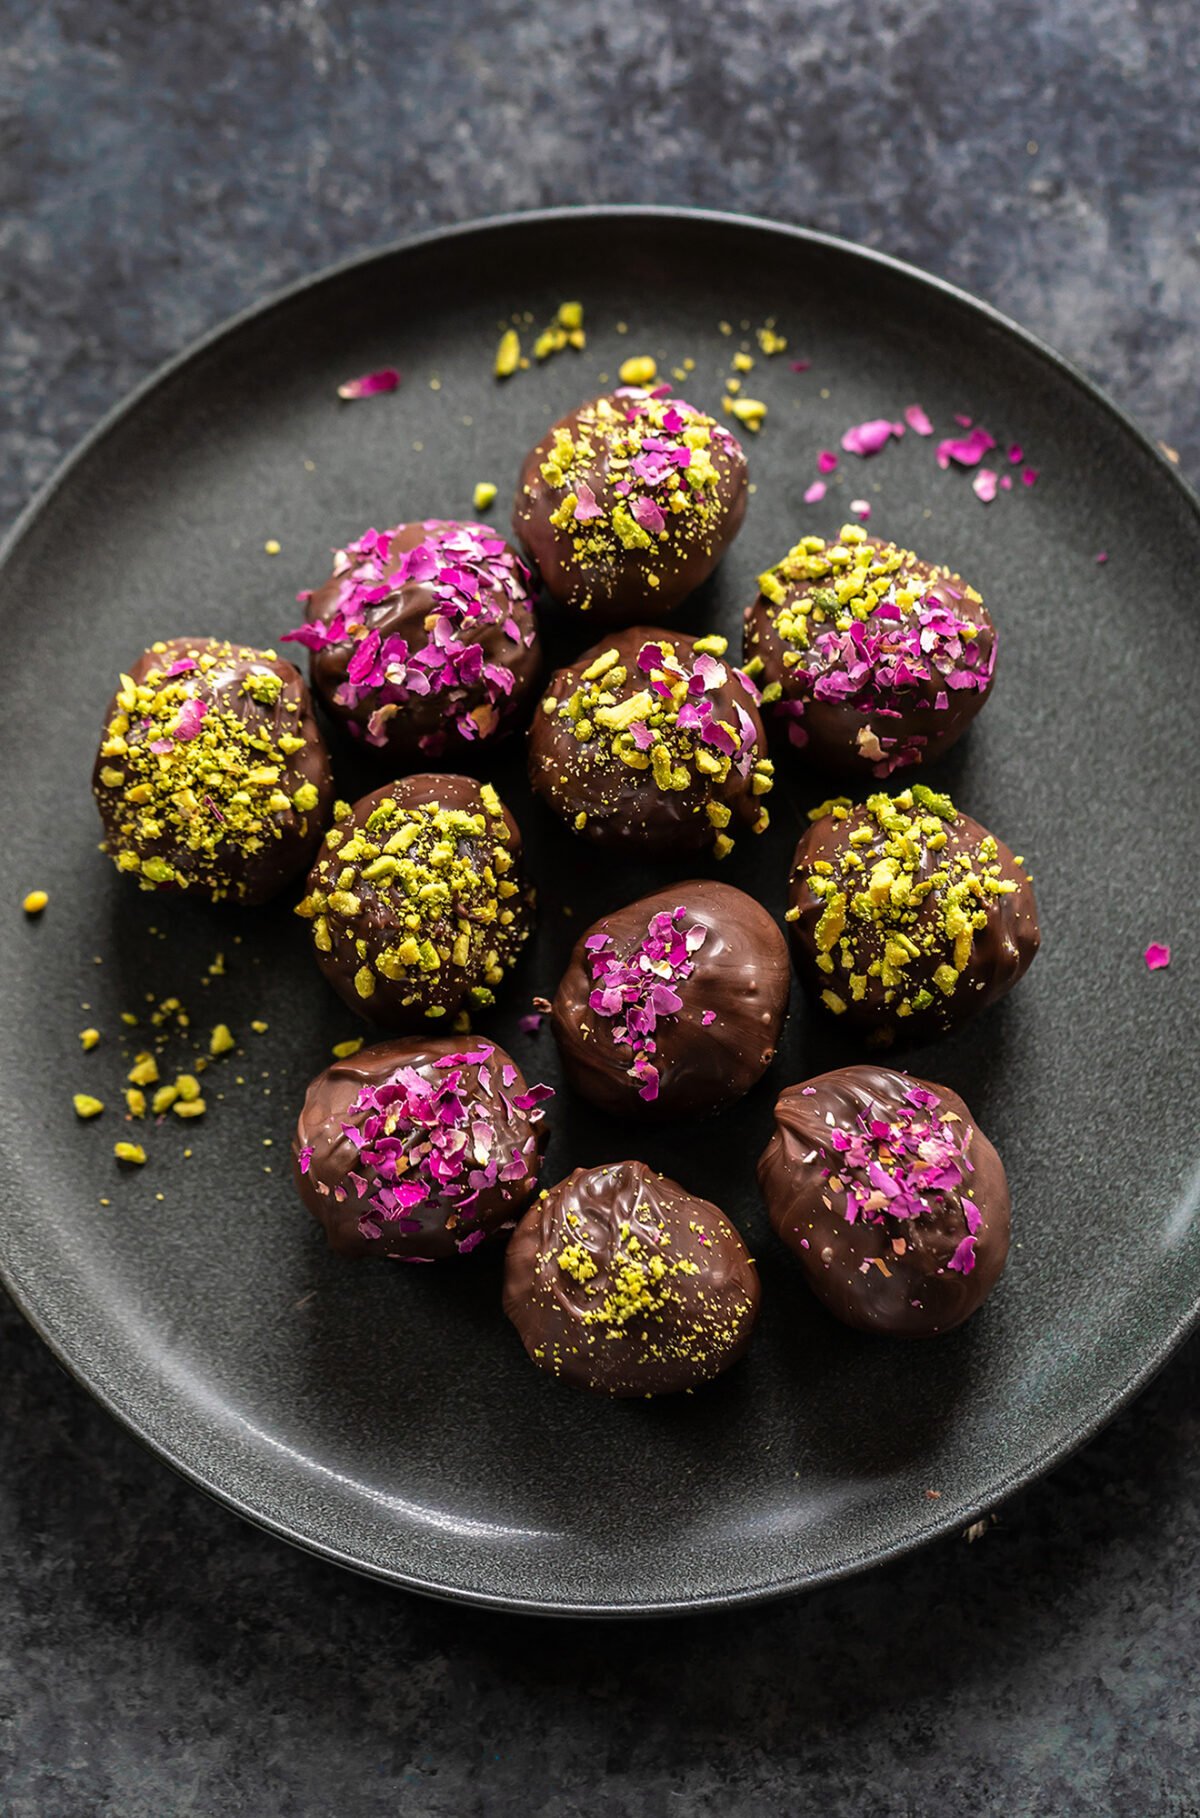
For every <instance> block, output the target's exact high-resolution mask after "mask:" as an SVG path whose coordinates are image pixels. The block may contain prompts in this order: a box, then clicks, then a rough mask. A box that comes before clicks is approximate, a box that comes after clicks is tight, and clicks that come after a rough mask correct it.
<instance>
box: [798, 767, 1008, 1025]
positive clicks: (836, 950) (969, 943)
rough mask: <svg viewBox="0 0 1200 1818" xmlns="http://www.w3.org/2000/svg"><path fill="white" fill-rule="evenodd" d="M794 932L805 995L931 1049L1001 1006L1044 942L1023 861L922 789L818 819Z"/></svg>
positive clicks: (837, 809) (802, 870)
mask: <svg viewBox="0 0 1200 1818" xmlns="http://www.w3.org/2000/svg"><path fill="white" fill-rule="evenodd" d="M809 819H810V821H811V823H812V824H811V826H810V827H809V829H808V832H807V833H805V834H804V835H803V836H802V838H801V840H800V843H799V845H798V846H797V847H796V853H795V857H794V859H793V861H792V876H791V883H790V886H789V890H788V903H789V907H788V910H787V915H786V918H785V919H786V920H787V922H788V925H789V928H790V931H791V937H792V955H793V958H794V960H795V963H796V973H797V976H798V977H799V980H800V983H801V984H802V985H803V986H804V989H805V990H806V992H807V993H808V995H809V996H810V997H811V998H812V999H814V1000H815V1001H817V1002H819V1003H821V1004H822V1005H823V1006H824V1007H825V1009H826V1010H829V1011H832V1013H833V1014H834V1015H835V1016H837V1017H840V1018H842V1019H843V1020H844V1021H845V1023H846V1024H847V1025H848V1026H853V1027H856V1028H860V1029H863V1030H866V1031H868V1032H869V1033H870V1035H871V1037H872V1039H873V1040H874V1041H875V1042H876V1043H877V1044H878V1043H886V1042H890V1041H895V1040H898V1039H903V1040H904V1041H907V1042H916V1041H923V1040H925V1039H927V1038H928V1037H929V1036H931V1035H940V1034H942V1033H944V1032H945V1031H947V1030H949V1029H953V1028H957V1027H958V1026H959V1025H960V1024H962V1023H965V1022H966V1021H968V1019H969V1018H970V1017H972V1016H975V1015H976V1014H977V1013H978V1012H979V1011H980V1010H982V1009H984V1008H985V1007H986V1006H987V1005H988V1004H992V1003H995V1002H996V1000H997V999H998V998H1001V997H1003V996H1004V994H1005V993H1006V992H1007V991H1011V990H1012V987H1013V986H1014V985H1015V984H1016V983H1017V980H1018V979H1019V978H1021V977H1022V976H1023V975H1024V973H1025V972H1026V971H1027V970H1028V968H1029V966H1030V965H1032V963H1033V959H1034V955H1035V954H1036V953H1037V950H1038V945H1039V942H1040V939H1041V933H1040V929H1039V926H1038V912H1037V903H1036V901H1035V899H1034V894H1033V884H1032V882H1031V880H1030V878H1029V877H1028V875H1027V874H1026V871H1025V869H1024V861H1023V860H1022V859H1019V858H1016V857H1014V855H1013V854H1012V853H1011V852H1010V851H1009V849H1008V847H1007V846H1006V845H1004V843H1003V842H1002V841H1001V840H998V839H997V838H996V836H995V834H994V833H989V832H988V830H987V828H986V827H981V826H980V824H979V822H978V821H973V820H971V818H970V817H969V815H965V814H960V813H959V811H958V809H957V808H956V807H955V806H954V803H953V802H952V801H951V800H950V798H949V796H948V795H938V794H936V793H935V791H934V790H932V789H929V788H926V786H925V785H924V784H923V783H914V784H912V786H911V788H908V789H904V790H902V791H900V793H899V794H897V795H885V794H883V793H880V794H878V795H871V796H868V797H867V800H866V802H865V803H863V804H861V805H860V806H859V807H857V808H856V807H854V806H853V805H852V803H850V802H848V801H846V800H845V799H844V798H841V797H839V798H838V799H836V800H834V801H829V802H823V803H822V804H821V806H820V807H819V808H814V809H813V811H812V813H811V814H810V816H809Z"/></svg>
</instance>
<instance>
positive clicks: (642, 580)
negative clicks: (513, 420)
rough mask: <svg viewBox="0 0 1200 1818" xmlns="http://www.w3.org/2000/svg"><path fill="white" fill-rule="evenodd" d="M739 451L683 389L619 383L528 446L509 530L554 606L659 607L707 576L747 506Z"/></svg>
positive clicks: (626, 613) (621, 615)
mask: <svg viewBox="0 0 1200 1818" xmlns="http://www.w3.org/2000/svg"><path fill="white" fill-rule="evenodd" d="M746 497H747V475H746V457H745V455H744V453H743V452H742V448H741V444H740V443H739V442H738V440H737V438H736V436H734V435H732V434H731V433H730V431H729V430H728V429H726V428H725V426H724V424H722V423H718V422H717V421H716V420H715V419H714V418H712V417H710V416H706V415H705V413H704V412H703V411H700V410H697V409H696V407H695V406H694V405H691V404H688V403H685V402H684V401H683V400H682V399H680V398H671V397H658V396H656V395H655V394H654V393H652V392H648V391H644V390H642V389H640V388H639V387H637V386H623V387H621V388H619V389H618V390H617V391H615V392H613V393H611V394H605V395H603V396H601V397H599V398H593V399H591V400H589V402H587V403H586V404H581V405H580V406H579V408H578V409H577V410H573V411H570V412H569V413H568V415H567V416H565V417H563V418H561V419H560V421H559V422H557V423H555V424H554V425H553V426H552V427H551V428H550V429H549V430H548V431H547V432H546V434H545V436H543V438H542V440H541V441H540V442H539V443H538V444H537V446H536V447H535V448H533V449H532V450H531V451H530V453H529V455H528V456H527V457H526V460H525V464H524V466H523V468H522V470H521V478H520V482H519V484H518V486H517V496H516V501H515V503H514V506H513V529H514V531H515V532H516V535H517V537H518V539H519V540H520V542H521V543H522V544H523V545H524V547H525V548H526V549H527V550H528V552H529V555H530V558H531V560H532V561H533V563H534V565H535V566H536V568H537V569H538V571H539V572H540V574H541V577H542V580H543V581H544V583H545V586H546V591H547V592H548V593H549V594H550V597H551V598H552V599H553V600H554V601H555V602H556V603H557V604H558V605H560V606H567V607H571V608H574V609H576V610H578V611H580V612H583V613H586V614H587V615H588V618H589V620H590V621H591V622H592V623H594V624H595V625H596V626H597V627H601V626H608V625H632V624H636V623H637V622H638V621H639V620H642V619H645V618H648V617H653V618H661V617H662V616H663V615H664V614H667V613H670V612H673V611H674V609H675V608H676V607H677V606H678V605H679V604H680V603H681V601H683V600H684V599H686V598H687V596H688V594H690V593H693V592H694V591H695V589H696V588H697V587H699V586H700V585H701V583H702V582H704V581H706V580H707V579H708V577H709V575H710V574H711V573H712V571H713V569H714V568H715V567H716V565H717V563H718V562H719V561H720V559H721V557H722V556H723V555H724V553H725V551H726V549H727V548H728V547H729V545H730V543H731V542H732V541H733V539H734V537H735V536H736V535H737V533H738V531H739V529H740V528H741V524H742V519H743V518H744V517H745V514H746Z"/></svg>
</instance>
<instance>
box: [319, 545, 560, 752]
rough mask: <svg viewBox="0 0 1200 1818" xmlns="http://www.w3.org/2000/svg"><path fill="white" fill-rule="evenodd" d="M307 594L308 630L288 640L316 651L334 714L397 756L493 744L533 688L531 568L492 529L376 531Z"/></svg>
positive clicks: (349, 548)
mask: <svg viewBox="0 0 1200 1818" xmlns="http://www.w3.org/2000/svg"><path fill="white" fill-rule="evenodd" d="M300 597H301V598H302V599H303V600H304V601H305V610H306V614H307V623H306V624H304V625H301V626H300V627H299V628H298V629H297V630H295V631H289V632H286V633H285V634H284V640H285V642H286V641H288V640H291V641H293V642H295V643H299V644H303V645H304V646H305V647H306V649H308V650H309V651H311V653H312V660H311V666H312V680H313V687H314V688H315V689H316V691H317V694H318V695H319V696H320V698H321V701H322V702H323V704H324V706H325V707H326V709H327V711H328V712H329V713H330V715H331V716H332V717H333V718H334V719H335V720H337V721H338V722H339V723H340V724H341V725H343V726H345V728H346V729H347V731H348V732H350V733H351V735H352V736H354V737H356V738H358V739H360V740H361V741H362V743H363V744H364V745H365V746H366V747H367V748H368V749H375V750H378V751H379V752H380V753H383V754H386V755H387V756H388V757H389V758H394V759H398V760H400V761H401V762H403V763H412V762H428V761H429V760H431V759H436V758H440V757H442V756H443V755H444V754H445V753H446V752H451V753H454V752H457V753H461V752H462V751H463V750H464V748H465V747H468V746H477V745H479V744H481V743H486V742H487V741H489V740H493V739H496V738H498V737H500V736H501V735H502V734H503V733H505V732H507V731H509V730H511V728H512V726H513V725H514V724H515V723H516V721H517V720H519V719H520V717H521V715H522V711H523V709H524V708H525V707H526V705H527V704H528V701H529V697H530V695H531V693H532V691H533V689H534V687H535V686H536V683H537V673H538V666H539V648H538V638H537V622H536V619H535V617H534V612H533V601H532V593H531V587H530V573H529V570H528V568H527V567H526V566H525V564H524V562H522V560H521V558H520V557H519V556H518V555H517V553H516V551H515V550H514V549H512V548H510V547H509V545H508V544H507V543H506V542H505V541H504V539H503V538H502V537H498V536H497V535H496V534H495V532H494V531H491V530H489V529H488V528H487V526H486V525H484V524H469V523H468V524H460V523H457V522H452V521H447V520H443V519H441V518H426V519H424V520H423V521H422V522H420V523H415V524H400V525H398V526H397V527H396V528H395V529H393V530H368V531H366V532H365V533H364V534H363V535H362V536H361V537H359V538H358V540H357V541H356V542H353V543H348V544H347V545H346V547H345V548H344V549H339V550H338V551H337V552H336V555H335V557H334V565H333V573H332V575H331V576H330V578H329V580H328V581H326V582H325V584H324V585H323V586H321V587H318V588H317V589H316V591H315V592H313V593H310V594H302V595H301V596H300Z"/></svg>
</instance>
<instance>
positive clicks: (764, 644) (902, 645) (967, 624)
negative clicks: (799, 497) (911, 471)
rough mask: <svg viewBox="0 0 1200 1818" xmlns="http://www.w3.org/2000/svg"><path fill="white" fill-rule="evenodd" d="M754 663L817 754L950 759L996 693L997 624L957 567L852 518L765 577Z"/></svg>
mask: <svg viewBox="0 0 1200 1818" xmlns="http://www.w3.org/2000/svg"><path fill="white" fill-rule="evenodd" d="M758 585H759V594H758V598H757V599H756V600H755V601H754V603H753V605H751V606H750V607H748V608H747V611H746V631H745V654H746V668H747V670H748V672H749V673H750V674H751V675H752V676H753V677H754V679H755V681H756V682H757V683H758V685H759V687H760V688H761V690H762V699H763V707H764V711H765V712H766V713H768V714H773V715H774V716H776V717H777V718H779V719H781V720H783V721H784V722H785V723H786V726H787V732H788V738H789V739H790V741H791V743H792V744H793V745H796V746H798V747H800V748H801V749H802V750H803V751H804V753H805V755H806V757H809V758H811V759H812V760H813V761H814V762H815V763H818V764H823V765H825V766H827V767H829V768H833V769H838V770H844V771H858V772H861V773H863V774H865V775H871V776H876V777H886V776H890V775H891V774H892V773H893V772H894V771H896V770H902V769H906V768H909V767H910V766H912V765H916V764H923V763H926V762H928V760H929V759H930V758H935V757H939V756H940V755H941V753H942V752H943V751H946V750H948V749H949V747H950V746H951V745H953V744H954V742H955V741H956V740H957V739H958V738H960V737H961V736H962V734H963V733H964V732H965V731H966V729H967V727H968V725H969V724H970V722H971V721H972V720H973V719H974V717H975V715H976V714H977V713H978V712H979V709H980V708H981V707H982V706H983V703H984V701H985V700H986V699H987V697H988V694H989V693H990V692H991V686H992V678H993V674H994V671H995V664H996V631H995V627H994V625H993V624H992V621H991V618H990V616H989V614H988V612H987V609H986V608H985V606H984V604H983V601H982V600H981V599H980V597H979V595H978V593H976V591H975V589H974V588H973V587H969V586H968V585H967V583H966V582H965V581H963V580H961V579H960V577H959V576H958V575H956V574H954V573H952V572H951V570H950V569H948V568H943V567H938V566H935V565H933V564H931V563H929V562H926V561H923V560H922V558H921V557H920V556H916V555H914V554H913V553H912V551H911V550H908V549H901V548H899V547H898V546H897V545H896V544H895V543H885V542H881V541H879V540H877V539H875V538H873V537H868V536H867V534H866V532H865V531H864V530H863V529H862V528H861V526H860V525H858V524H844V525H843V526H842V531H841V536H840V538H839V540H838V541H837V542H836V543H826V542H825V540H824V539H823V538H822V537H816V536H810V537H802V538H801V539H800V541H799V542H798V543H797V544H796V545H795V547H794V548H793V549H790V550H789V551H788V553H787V555H785V556H784V558H783V560H782V561H781V562H777V563H776V564H775V566H774V567H773V568H769V569H768V570H767V571H766V573H765V574H761V575H760V576H759V578H758Z"/></svg>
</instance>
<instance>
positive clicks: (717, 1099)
mask: <svg viewBox="0 0 1200 1818" xmlns="http://www.w3.org/2000/svg"><path fill="white" fill-rule="evenodd" d="M680 907H682V908H683V909H684V910H685V911H686V914H685V917H684V923H683V925H684V926H685V927H696V926H699V927H701V928H704V929H706V930H707V933H706V935H705V939H704V943H703V945H702V946H700V947H698V948H697V949H696V951H695V952H694V953H693V954H692V955H691V963H692V966H693V970H692V972H691V973H690V974H689V975H688V976H687V977H686V978H683V979H681V980H678V982H675V981H672V982H673V983H674V987H675V989H676V991H677V993H678V995H679V997H680V998H681V999H682V1008H681V1009H680V1010H679V1011H678V1012H676V1013H674V1014H672V1015H668V1016H663V1017H659V1018H658V1020H657V1025H656V1027H655V1030H654V1036H653V1040H654V1043H655V1048H654V1052H653V1054H652V1055H651V1056H650V1059H651V1061H652V1063H653V1065H654V1066H655V1068H656V1069H657V1072H658V1075H659V1080H658V1096H657V1097H656V1098H653V1099H649V1100H647V1099H645V1098H643V1097H642V1095H641V1093H642V1081H641V1080H640V1079H638V1078H637V1077H634V1076H631V1074H630V1067H631V1066H632V1064H633V1062H634V1060H635V1058H636V1053H635V1049H634V1048H633V1047H632V1046H631V1045H629V1044H628V1043H622V1042H618V1041H617V1040H616V1038H615V1036H614V1033H613V1032H614V1029H615V1028H616V1027H618V1026H620V1023H621V1018H620V1016H617V1017H606V1016H603V1015H601V1014H600V1013H599V1012H597V1011H595V1010H593V1009H591V1008H590V1005H589V999H590V997H591V995H592V992H593V990H594V989H595V988H596V978H595V974H594V971H593V964H592V961H593V956H592V954H591V953H590V952H589V951H588V948H587V941H588V939H589V938H590V937H592V936H594V935H599V934H607V935H609V936H610V937H611V940H612V942H613V950H614V951H615V953H616V955H617V956H618V958H619V959H621V960H625V959H626V958H627V957H628V956H629V955H631V954H634V953H636V952H637V950H638V948H639V946H640V945H641V943H642V942H643V941H644V940H645V938H646V932H647V928H648V925H649V923H650V921H651V919H652V918H653V917H654V916H656V915H660V914H663V913H665V914H667V915H671V914H672V913H673V912H674V911H675V910H676V909H677V908H680ZM647 976H648V977H653V974H648V975H647ZM790 983H791V975H790V970H789V965H788V950H787V942H786V940H785V939H784V937H783V934H782V932H781V930H780V928H779V926H778V924H777V923H776V922H775V921H774V919H773V918H772V917H771V916H770V915H768V914H767V911H766V910H765V909H764V908H762V907H761V905H760V904H758V903H756V902H755V901H754V899H753V898H752V897H749V896H747V895H746V893H745V892H744V891H743V890H735V889H734V888H733V886H732V885H731V884H720V883H714V882H713V881H711V880H710V879H703V878H693V879H691V880H690V881H689V882H688V883H685V884H675V885H672V886H671V887H670V888H669V889H666V890H659V891H656V892H655V893H654V894H653V895H652V896H643V897H641V898H639V900H638V901H637V902H636V903H630V904H629V905H628V906H627V907H626V908H624V909H616V910H614V911H613V912H612V913H611V914H610V915H603V916H601V917H600V919H599V921H596V922H593V923H592V926H591V927H590V928H589V929H587V930H586V932H585V933H584V934H582V935H581V936H580V938H579V940H578V941H577V942H576V943H575V949H574V952H573V953H572V954H571V962H570V965H569V966H568V967H567V970H566V972H565V973H564V974H563V978H562V983H561V984H560V985H559V987H558V991H557V993H556V995H555V998H554V1005H553V1009H552V1012H551V1019H550V1027H551V1029H552V1030H553V1032H554V1039H555V1041H556V1042H557V1043H558V1048H559V1053H560V1055H561V1056H562V1064H563V1071H564V1073H565V1074H566V1076H567V1079H568V1080H569V1081H570V1083H571V1085H572V1086H573V1087H574V1088H575V1090H576V1091H577V1092H579V1093H581V1094H582V1096H583V1097H584V1098H587V1099H590V1100H591V1102H592V1104H594V1105H598V1106H599V1107H600V1109H601V1110H602V1111H609V1112H611V1113H612V1114H613V1115H614V1116H619V1117H634V1118H638V1119H639V1120H643V1121H645V1122H662V1121H665V1120H666V1119H668V1118H673V1117H692V1116H698V1115H701V1114H704V1113H708V1112H713V1111H721V1110H724V1108H725V1107H726V1106H727V1105H732V1104H734V1103H735V1102H736V1101H737V1100H738V1099H739V1098H742V1097H743V1096H744V1095H745V1094H746V1093H747V1092H749V1090H750V1088H751V1086H753V1085H754V1084H755V1083H756V1082H757V1081H758V1080H759V1079H761V1078H762V1075H763V1074H764V1073H765V1072H766V1070H767V1068H768V1067H769V1066H770V1064H771V1062H772V1060H773V1059H774V1058H775V1049H776V1046H777V1044H778V1041H779V1036H780V1031H781V1030H782V1028H783V1023H784V1018H785V1017H786V1015H787V1003H788V988H789V985H790ZM709 1012H711V1013H713V1016H714V1020H713V1021H712V1022H710V1023H708V1024H705V1022H704V1020H703V1018H704V1016H705V1014H706V1013H709Z"/></svg>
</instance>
